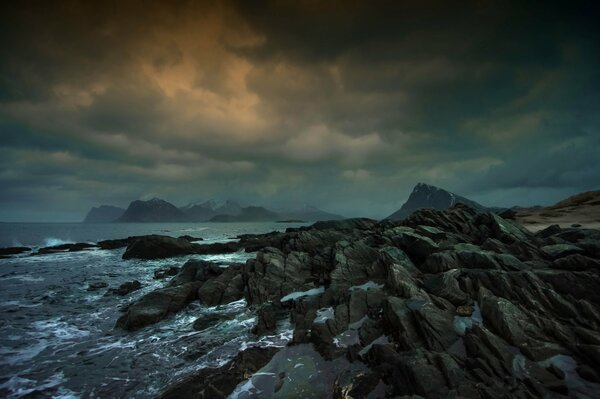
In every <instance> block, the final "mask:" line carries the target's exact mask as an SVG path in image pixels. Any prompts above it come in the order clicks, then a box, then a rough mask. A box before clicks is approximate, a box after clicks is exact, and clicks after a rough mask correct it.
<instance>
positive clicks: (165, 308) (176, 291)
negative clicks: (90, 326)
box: [116, 283, 198, 331]
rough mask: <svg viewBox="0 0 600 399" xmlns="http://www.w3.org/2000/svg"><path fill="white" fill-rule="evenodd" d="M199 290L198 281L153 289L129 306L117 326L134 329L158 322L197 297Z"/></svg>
mask: <svg viewBox="0 0 600 399" xmlns="http://www.w3.org/2000/svg"><path fill="white" fill-rule="evenodd" d="M197 290H198V283H185V284H182V285H179V286H176V287H168V288H160V289H158V290H155V291H152V292H150V293H148V294H146V295H144V296H143V297H141V298H140V299H139V300H138V301H137V302H135V303H134V304H132V305H131V306H129V308H128V309H127V312H126V313H125V314H124V315H123V316H121V317H120V318H119V319H118V320H117V324H116V327H119V328H122V329H124V330H128V331H133V330H137V329H140V328H142V327H145V326H147V325H150V324H154V323H157V322H159V321H161V320H162V319H164V318H165V317H167V316H169V315H170V314H172V313H175V312H178V311H179V310H181V309H183V308H184V307H186V306H187V305H188V304H189V303H190V302H191V301H193V300H194V299H196V298H197Z"/></svg>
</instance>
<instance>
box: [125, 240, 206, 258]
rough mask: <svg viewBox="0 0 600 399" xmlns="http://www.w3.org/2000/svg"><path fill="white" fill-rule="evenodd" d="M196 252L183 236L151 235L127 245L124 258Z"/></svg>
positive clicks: (164, 256) (159, 256)
mask: <svg viewBox="0 0 600 399" xmlns="http://www.w3.org/2000/svg"><path fill="white" fill-rule="evenodd" d="M193 253H196V251H195V249H194V246H193V245H192V244H190V242H189V241H188V240H186V239H183V238H173V237H168V236H159V235H151V236H145V237H141V238H138V239H136V240H134V241H133V242H132V243H131V244H129V245H128V246H127V249H126V250H125V253H124V254H123V259H133V258H138V259H160V258H169V257H173V256H181V255H188V254H193Z"/></svg>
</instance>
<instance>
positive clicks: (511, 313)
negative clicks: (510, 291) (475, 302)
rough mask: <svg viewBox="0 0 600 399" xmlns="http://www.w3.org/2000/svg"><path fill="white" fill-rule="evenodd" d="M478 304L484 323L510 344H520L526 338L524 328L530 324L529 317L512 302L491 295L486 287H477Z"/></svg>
mask: <svg viewBox="0 0 600 399" xmlns="http://www.w3.org/2000/svg"><path fill="white" fill-rule="evenodd" d="M479 306H480V307H481V315H482V316H483V320H484V321H485V323H486V324H488V325H490V326H491V327H492V328H493V330H494V331H495V332H496V333H497V334H498V335H500V336H501V337H502V338H504V339H505V340H506V341H508V342H510V343H511V344H512V345H515V346H519V345H522V344H523V343H524V342H525V341H526V339H527V335H526V334H525V331H524V328H526V327H528V326H529V327H530V328H533V326H531V325H530V321H529V318H528V317H527V315H526V314H524V313H523V312H522V311H521V310H520V309H519V308H518V307H517V306H516V305H514V304H513V303H512V302H510V301H508V300H506V299H504V298H499V297H496V296H494V295H492V294H491V293H490V292H489V291H488V290H487V289H485V288H483V287H481V288H480V289H479Z"/></svg>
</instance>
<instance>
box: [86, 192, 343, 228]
mask: <svg viewBox="0 0 600 399" xmlns="http://www.w3.org/2000/svg"><path fill="white" fill-rule="evenodd" d="M341 219H344V217H343V216H340V215H336V214H334V213H329V212H325V211H322V210H320V209H318V208H316V207H314V206H310V205H306V206H304V207H302V208H298V209H291V210H283V211H279V212H275V211H272V210H269V209H267V208H264V207H262V206H247V207H242V206H241V205H240V204H239V203H237V202H235V201H232V200H227V201H224V202H217V201H215V200H209V201H205V202H198V203H191V204H188V205H186V206H183V207H181V208H178V207H176V206H175V205H173V204H171V203H170V202H167V201H165V200H162V199H160V198H153V199H151V200H147V201H142V200H136V201H133V202H131V203H130V204H129V206H128V207H127V209H122V208H119V207H115V206H111V205H102V206H100V207H97V208H92V209H91V210H90V211H89V212H88V214H87V216H86V217H85V219H84V220H83V222H84V223H112V222H117V223H161V222H169V223H172V222H175V223H176V222H275V221H280V220H295V221H306V222H314V221H319V220H341Z"/></svg>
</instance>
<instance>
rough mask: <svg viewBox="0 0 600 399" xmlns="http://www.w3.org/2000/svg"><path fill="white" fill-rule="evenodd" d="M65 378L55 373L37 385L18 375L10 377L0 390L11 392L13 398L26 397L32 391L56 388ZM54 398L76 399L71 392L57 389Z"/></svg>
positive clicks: (60, 373) (61, 374)
mask: <svg viewBox="0 0 600 399" xmlns="http://www.w3.org/2000/svg"><path fill="white" fill-rule="evenodd" d="M65 381H66V380H65V377H64V374H63V373H62V372H59V373H56V374H53V375H51V376H50V377H48V378H47V379H46V380H44V381H43V382H42V383H38V382H37V381H34V380H30V379H28V378H21V377H19V376H18V375H17V376H13V377H11V378H10V379H9V380H8V381H6V382H5V383H4V384H2V385H0V389H6V390H8V391H9V392H11V393H12V394H13V395H14V396H17V397H21V396H25V395H28V394H30V393H32V392H34V391H41V392H43V391H44V390H46V389H49V388H54V387H57V386H58V385H60V384H62V383H64V382H65ZM36 384H37V385H36ZM53 397H54V398H63V399H67V398H68V399H72V398H77V397H78V396H76V395H75V393H74V392H73V391H70V390H67V389H64V388H59V390H58V395H54V396H53Z"/></svg>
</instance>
